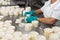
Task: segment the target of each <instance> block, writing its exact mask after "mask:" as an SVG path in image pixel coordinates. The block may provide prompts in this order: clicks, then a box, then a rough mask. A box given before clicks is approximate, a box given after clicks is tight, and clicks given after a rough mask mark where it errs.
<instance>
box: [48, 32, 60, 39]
mask: <svg viewBox="0 0 60 40" xmlns="http://www.w3.org/2000/svg"><path fill="white" fill-rule="evenodd" d="M49 40H60V37H59V35H58V34H55V33H53V34H51V35H49Z"/></svg>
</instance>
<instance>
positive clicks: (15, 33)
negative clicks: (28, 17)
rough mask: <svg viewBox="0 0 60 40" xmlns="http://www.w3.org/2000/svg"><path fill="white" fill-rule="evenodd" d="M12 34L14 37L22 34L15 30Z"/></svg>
mask: <svg viewBox="0 0 60 40" xmlns="http://www.w3.org/2000/svg"><path fill="white" fill-rule="evenodd" d="M13 35H14V36H15V37H16V36H18V37H21V36H22V32H20V31H16V32H14V34H13Z"/></svg>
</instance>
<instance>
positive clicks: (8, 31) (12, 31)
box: [6, 29, 14, 34]
mask: <svg viewBox="0 0 60 40" xmlns="http://www.w3.org/2000/svg"><path fill="white" fill-rule="evenodd" d="M13 33H14V30H9V29H8V30H7V31H6V34H13Z"/></svg>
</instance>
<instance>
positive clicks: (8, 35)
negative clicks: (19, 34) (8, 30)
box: [3, 34, 13, 40]
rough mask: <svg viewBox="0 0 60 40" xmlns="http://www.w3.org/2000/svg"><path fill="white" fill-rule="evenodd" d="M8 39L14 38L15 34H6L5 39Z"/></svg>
mask: <svg viewBox="0 0 60 40" xmlns="http://www.w3.org/2000/svg"><path fill="white" fill-rule="evenodd" d="M5 38H6V39H8V40H10V39H12V38H13V35H12V34H5V36H4V37H3V39H5Z"/></svg>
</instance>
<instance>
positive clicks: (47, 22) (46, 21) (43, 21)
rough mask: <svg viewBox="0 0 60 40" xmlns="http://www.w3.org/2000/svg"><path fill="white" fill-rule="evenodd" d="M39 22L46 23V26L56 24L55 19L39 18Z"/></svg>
mask: <svg viewBox="0 0 60 40" xmlns="http://www.w3.org/2000/svg"><path fill="white" fill-rule="evenodd" d="M38 21H40V22H42V23H45V24H54V23H55V22H56V19H54V18H38Z"/></svg>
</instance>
